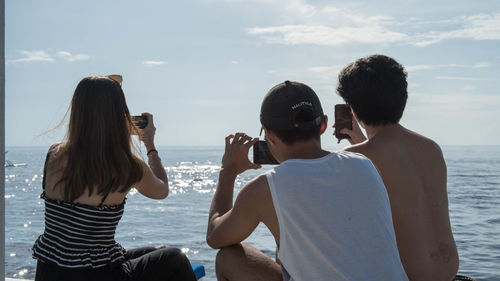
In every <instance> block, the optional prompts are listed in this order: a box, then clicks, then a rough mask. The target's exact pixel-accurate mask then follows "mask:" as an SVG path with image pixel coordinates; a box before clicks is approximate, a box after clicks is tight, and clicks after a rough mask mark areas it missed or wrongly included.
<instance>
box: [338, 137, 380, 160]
mask: <svg viewBox="0 0 500 281" xmlns="http://www.w3.org/2000/svg"><path fill="white" fill-rule="evenodd" d="M343 150H344V151H348V152H353V153H359V154H363V155H364V156H366V157H367V158H370V159H371V156H373V153H374V151H376V150H375V149H374V147H373V144H372V143H371V142H370V141H365V142H362V143H358V144H355V145H351V146H348V147H346V148H344V149H343Z"/></svg>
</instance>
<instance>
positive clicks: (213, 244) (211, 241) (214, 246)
mask: <svg viewBox="0 0 500 281" xmlns="http://www.w3.org/2000/svg"><path fill="white" fill-rule="evenodd" d="M207 244H208V246H210V248H212V249H220V248H222V246H220V245H219V244H218V243H217V241H216V240H215V239H214V238H213V236H212V235H211V234H209V233H207Z"/></svg>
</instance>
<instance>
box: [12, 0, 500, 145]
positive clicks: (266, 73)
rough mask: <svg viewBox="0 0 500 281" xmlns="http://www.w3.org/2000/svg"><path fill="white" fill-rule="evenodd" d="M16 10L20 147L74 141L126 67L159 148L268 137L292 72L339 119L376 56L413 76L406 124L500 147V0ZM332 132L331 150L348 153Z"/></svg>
mask: <svg viewBox="0 0 500 281" xmlns="http://www.w3.org/2000/svg"><path fill="white" fill-rule="evenodd" d="M5 4H6V7H5V14H6V18H5V29H6V30H5V33H6V35H5V36H6V38H5V44H6V46H5V61H6V111H5V114H6V126H5V128H6V146H35V145H36V146H40V145H42V146H44V145H49V144H50V143H54V142H58V141H61V140H62V139H63V136H64V134H65V124H67V119H66V120H65V119H64V117H65V115H66V112H67V110H68V106H69V102H70V100H71V96H72V94H73V91H74V89H75V87H76V85H77V84H78V82H79V81H80V80H81V79H82V78H83V77H86V76H90V75H107V74H121V75H123V79H124V81H123V89H124V92H125V96H126V99H127V103H128V107H129V109H130V111H131V112H132V113H135V114H138V113H141V112H150V113H152V114H153V116H154V122H155V126H156V128H157V130H156V143H157V145H189V146H200V145H202V146H204V145H210V146H212V145H216V146H222V145H223V144H224V137H225V136H226V135H228V134H230V133H234V132H245V133H247V134H249V135H251V136H257V135H258V133H259V129H260V122H259V111H260V104H261V101H262V98H263V97H264V95H265V94H266V93H267V91H268V90H269V89H270V88H272V87H273V86H274V85H276V84H278V83H281V82H283V81H285V80H292V81H299V82H303V83H306V84H308V85H309V86H311V87H312V88H313V89H314V90H315V91H316V93H317V94H318V96H319V98H320V100H321V102H322V104H323V109H324V111H325V113H326V114H327V115H328V116H329V117H330V120H329V124H330V125H331V123H332V122H333V108H334V105H335V104H337V103H343V101H342V99H341V98H340V97H339V96H338V95H337V93H336V91H335V89H336V86H337V81H338V80H337V79H338V78H337V77H338V73H339V71H340V70H341V69H342V68H343V67H345V66H347V65H348V64H349V63H351V62H353V61H355V60H356V59H359V58H361V57H366V56H369V55H372V54H375V53H378V54H384V55H387V56H390V57H393V58H394V59H396V60H397V61H398V62H400V63H401V64H402V65H404V66H405V68H406V70H407V71H408V82H409V87H408V92H409V98H408V103H407V106H406V110H405V113H404V115H403V118H402V120H401V124H402V125H403V126H405V127H407V128H409V129H411V130H413V131H416V132H418V133H420V134H423V135H425V136H427V137H430V138H432V139H434V140H435V141H436V142H437V143H439V144H440V145H498V144H500V92H499V89H500V87H499V86H500V85H499V84H500V75H499V73H500V72H499V70H500V52H499V51H500V1H498V0H480V1H463V0H440V1H427V0H426V1H422V0H419V1H416V0H409V1H395V0H380V1H306V0H290V1H284V0H246V1H243V0H183V1H147V0H145V1H131V0H121V1H95V0H86V1H67V0H61V1H56V0H44V1H35V0H15V1H14V0H12V1H6V3H5ZM56 127H57V128H56ZM332 133H333V130H332V128H331V127H329V129H328V130H327V131H326V133H325V134H324V135H323V136H322V143H323V145H324V146H327V147H336V140H335V139H334V137H333V136H332ZM345 145H347V142H346V141H343V143H342V146H345Z"/></svg>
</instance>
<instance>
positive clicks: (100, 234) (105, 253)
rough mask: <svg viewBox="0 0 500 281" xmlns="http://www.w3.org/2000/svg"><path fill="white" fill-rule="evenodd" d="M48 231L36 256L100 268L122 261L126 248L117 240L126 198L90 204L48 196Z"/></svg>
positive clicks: (36, 248) (35, 249) (73, 265)
mask: <svg viewBox="0 0 500 281" xmlns="http://www.w3.org/2000/svg"><path fill="white" fill-rule="evenodd" d="M41 197H42V198H43V199H45V231H44V233H43V235H41V236H40V237H39V238H38V239H37V241H36V242H35V245H34V246H33V257H34V258H36V259H40V260H42V261H45V262H52V263H55V264H57V265H58V266H61V267H67V268H99V267H103V266H107V265H110V264H112V263H115V262H120V261H122V260H123V259H124V254H125V249H124V248H123V247H122V246H121V245H120V244H118V243H116V241H115V230H116V226H117V225H118V222H119V221H120V219H121V217H122V215H123V210H124V206H125V201H123V203H122V204H120V205H115V206H89V205H83V204H78V203H69V202H64V201H60V200H54V199H50V198H47V197H46V196H45V193H42V196H41Z"/></svg>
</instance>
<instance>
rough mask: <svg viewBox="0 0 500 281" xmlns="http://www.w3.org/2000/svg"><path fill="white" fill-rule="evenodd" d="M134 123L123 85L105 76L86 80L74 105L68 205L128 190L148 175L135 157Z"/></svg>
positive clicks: (67, 150) (66, 150)
mask: <svg viewBox="0 0 500 281" xmlns="http://www.w3.org/2000/svg"><path fill="white" fill-rule="evenodd" d="M133 130H137V129H136V128H135V126H133V125H132V120H131V118H130V113H129V110H128V108H127V103H126V101H125V95H124V94H123V90H122V88H121V86H120V84H119V83H117V82H116V81H114V80H112V79H110V78H108V77H102V76H93V77H86V78H83V79H82V81H80V83H79V84H78V86H77V87H76V89H75V93H74V94H73V99H72V101H71V114H70V120H69V126H68V132H67V136H66V137H67V141H66V143H65V145H64V146H63V147H62V151H61V157H62V159H66V163H67V164H66V165H65V167H64V168H63V170H62V171H63V172H62V177H61V179H60V180H59V182H58V183H57V184H56V187H57V186H59V185H60V186H62V188H63V196H64V200H65V201H69V202H71V201H73V200H75V199H77V198H78V197H80V196H81V195H82V194H83V193H84V192H85V190H86V189H88V195H89V196H91V195H92V194H93V192H94V187H95V186H96V187H97V193H98V194H107V193H109V192H114V191H117V190H118V188H119V187H120V186H122V188H121V189H120V190H119V192H126V191H127V190H128V189H129V188H130V187H131V186H132V185H133V184H134V183H136V182H138V181H139V180H140V179H141V178H142V176H143V169H142V165H141V163H140V160H139V158H138V157H137V156H135V155H134V154H133V153H132V149H131V147H132V138H131V131H133Z"/></svg>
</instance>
